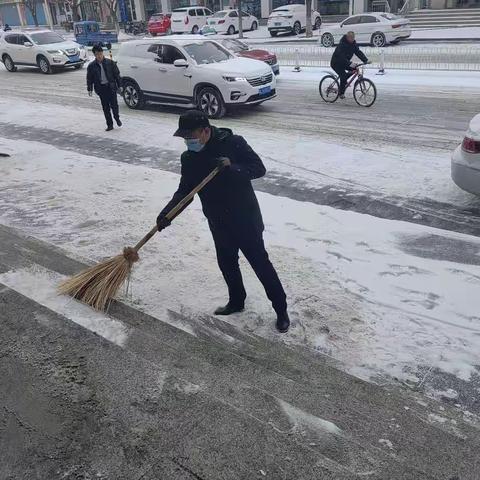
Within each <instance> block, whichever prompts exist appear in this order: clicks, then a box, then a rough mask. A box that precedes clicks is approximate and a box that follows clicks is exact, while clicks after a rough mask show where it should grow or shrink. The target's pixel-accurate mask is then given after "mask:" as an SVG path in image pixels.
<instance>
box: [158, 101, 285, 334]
mask: <svg viewBox="0 0 480 480" xmlns="http://www.w3.org/2000/svg"><path fill="white" fill-rule="evenodd" d="M174 135H175V136H177V137H182V138H184V139H185V144H186V146H187V151H185V152H184V153H183V154H182V157H181V164H182V167H181V178H180V185H179V187H178V190H177V191H176V192H175V194H174V195H173V198H172V200H171V201H170V202H169V203H168V204H167V206H166V207H165V208H164V209H163V210H162V212H161V213H160V215H159V216H158V218H157V226H158V229H159V230H163V229H164V228H166V227H168V226H169V225H170V220H168V218H167V217H166V214H167V213H168V212H169V211H170V210H171V208H172V207H174V206H175V205H176V204H177V203H178V202H179V201H180V200H181V199H182V198H183V197H185V196H186V195H187V194H188V193H189V192H190V191H191V190H192V189H193V188H194V187H195V185H197V184H198V183H199V182H200V181H201V180H202V179H203V178H205V177H206V176H207V175H208V174H209V173H210V172H211V171H212V170H213V169H214V168H215V167H217V166H219V165H220V166H221V167H222V171H221V172H220V173H219V174H218V175H217V176H216V177H215V178H214V179H213V180H212V181H211V182H210V183H209V184H208V185H207V186H206V187H205V188H204V189H203V190H202V191H200V193H199V197H200V200H201V202H202V207H203V212H204V214H205V216H206V217H207V220H208V224H209V227H210V231H211V232H212V235H213V240H214V242H215V248H216V251H217V260H218V265H219V267H220V270H221V271H222V274H223V277H224V279H225V282H226V283H227V286H228V293H229V300H228V303H227V304H226V305H225V306H224V307H219V308H217V310H215V314H216V315H230V314H232V313H236V312H241V311H242V310H243V309H244V306H245V299H246V296H247V294H246V291H245V287H244V286H243V280H242V274H241V272H240V267H239V264H238V253H239V251H241V252H242V253H243V255H244V256H245V258H246V259H247V260H248V262H249V263H250V265H251V266H252V268H253V270H254V271H255V273H256V275H257V277H258V279H259V280H260V281H261V282H262V284H263V286H264V288H265V292H266V294H267V296H268V298H269V299H270V301H271V302H272V306H273V308H274V310H275V312H276V314H277V322H276V328H277V330H278V331H279V332H281V333H285V332H287V331H288V328H289V326H290V320H289V317H288V313H287V301H286V295H285V292H284V290H283V287H282V284H281V282H280V279H279V278H278V275H277V272H276V271H275V268H274V267H273V265H272V263H271V262H270V260H269V258H268V253H267V251H266V250H265V245H264V243H263V230H264V226H263V220H262V214H261V212H260V207H259V205H258V201H257V197H256V196H255V192H254V190H253V187H252V183H251V180H253V179H255V178H260V177H263V175H265V172H266V170H265V166H264V165H263V163H262V161H261V160H260V158H259V156H258V155H257V154H256V153H255V152H254V151H253V150H252V148H251V147H250V146H249V145H248V144H247V142H246V141H245V139H244V138H243V137H240V136H238V135H234V134H233V133H232V131H231V130H229V129H227V128H216V127H213V126H211V125H210V122H209V120H208V117H207V116H206V115H205V114H204V113H202V112H199V111H197V110H190V111H188V112H186V113H185V114H183V115H181V116H180V119H179V128H178V130H177V131H176V132H175V134H174Z"/></svg>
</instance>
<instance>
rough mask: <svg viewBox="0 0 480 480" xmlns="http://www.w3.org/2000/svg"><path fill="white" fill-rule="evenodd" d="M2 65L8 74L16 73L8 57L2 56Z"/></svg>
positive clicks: (15, 68)
mask: <svg viewBox="0 0 480 480" xmlns="http://www.w3.org/2000/svg"><path fill="white" fill-rule="evenodd" d="M3 64H4V65H5V68H6V69H7V71H9V72H16V71H17V67H16V66H15V64H14V63H13V60H12V58H11V57H10V55H4V56H3Z"/></svg>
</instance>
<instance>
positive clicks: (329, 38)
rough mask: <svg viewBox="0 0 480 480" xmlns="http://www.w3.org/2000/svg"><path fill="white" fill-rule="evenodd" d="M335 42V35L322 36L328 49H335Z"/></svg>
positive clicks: (323, 42)
mask: <svg viewBox="0 0 480 480" xmlns="http://www.w3.org/2000/svg"><path fill="white" fill-rule="evenodd" d="M333 44H334V40H333V35H332V34H331V33H324V34H323V35H322V45H323V46H324V47H326V48H328V47H333Z"/></svg>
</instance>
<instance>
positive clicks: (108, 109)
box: [98, 85, 120, 127]
mask: <svg viewBox="0 0 480 480" xmlns="http://www.w3.org/2000/svg"><path fill="white" fill-rule="evenodd" d="M98 95H99V97H100V100H101V102H102V108H103V113H104V115H105V121H106V122H107V127H113V119H112V113H113V118H114V119H115V120H120V116H119V113H118V102H117V92H116V91H115V90H114V89H113V88H112V87H111V86H110V85H101V87H100V91H99V92H98Z"/></svg>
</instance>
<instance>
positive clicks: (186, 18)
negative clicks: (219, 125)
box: [185, 17, 189, 25]
mask: <svg viewBox="0 0 480 480" xmlns="http://www.w3.org/2000/svg"><path fill="white" fill-rule="evenodd" d="M188 21H189V20H188V17H185V25H188Z"/></svg>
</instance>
